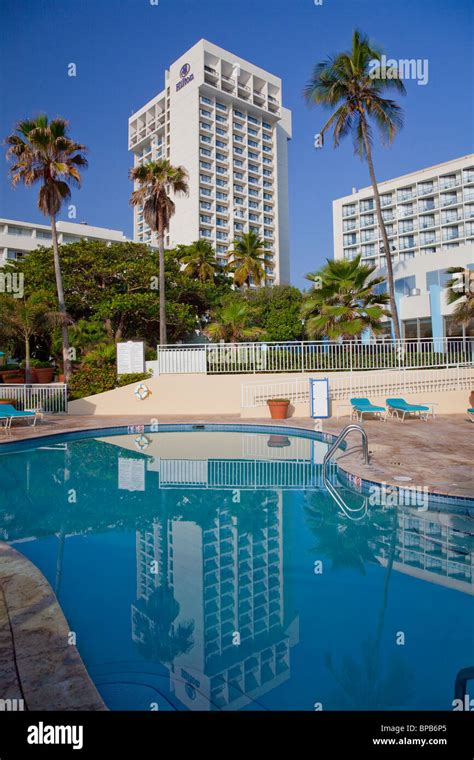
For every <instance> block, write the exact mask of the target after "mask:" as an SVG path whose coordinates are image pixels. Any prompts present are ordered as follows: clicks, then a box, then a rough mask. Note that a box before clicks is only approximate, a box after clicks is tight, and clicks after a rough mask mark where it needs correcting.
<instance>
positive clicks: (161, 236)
mask: <svg viewBox="0 0 474 760" xmlns="http://www.w3.org/2000/svg"><path fill="white" fill-rule="evenodd" d="M158 262H159V267H160V276H159V287H160V345H161V346H166V292H165V288H166V278H165V230H164V224H163V215H162V214H161V213H159V215H158Z"/></svg>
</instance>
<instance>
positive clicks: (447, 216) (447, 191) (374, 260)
mask: <svg viewBox="0 0 474 760" xmlns="http://www.w3.org/2000/svg"><path fill="white" fill-rule="evenodd" d="M378 187H379V192H380V198H381V203H382V214H383V217H384V221H385V224H386V228H387V235H388V239H389V243H390V248H391V255H392V262H393V269H394V280H395V295H396V301H397V305H398V311H399V319H400V323H401V328H402V337H405V338H413V339H415V338H418V339H421V338H440V337H459V336H462V335H474V325H470V326H469V325H468V326H464V327H463V326H461V325H459V324H456V323H454V322H453V320H452V319H451V313H452V311H453V308H454V307H453V306H452V305H449V304H448V303H447V301H446V293H445V285H446V282H447V280H448V279H449V275H447V273H446V270H447V269H448V268H450V267H455V266H460V267H464V268H465V269H472V268H473V267H474V154H470V155H467V156H463V157H461V158H456V159H453V160H451V161H446V162H445V163H442V164H437V165H436V166H431V167H429V168H427V169H421V170H420V171H415V172H411V173H410V174H405V175H403V176H400V177H397V178H395V179H392V180H387V181H386V182H379V184H378ZM333 231H334V257H335V258H336V259H342V258H345V259H349V260H351V259H353V258H354V257H355V256H356V255H358V254H360V255H361V256H362V261H363V262H365V263H367V264H372V265H373V266H375V267H377V270H378V271H377V272H376V274H385V272H386V252H385V250H384V247H383V241H382V239H381V236H380V231H379V228H378V224H377V217H376V213H375V203H374V195H373V191H372V187H365V188H363V189H362V190H355V189H354V190H353V192H352V194H351V195H347V196H345V197H343V198H338V199H337V200H335V201H333Z"/></svg>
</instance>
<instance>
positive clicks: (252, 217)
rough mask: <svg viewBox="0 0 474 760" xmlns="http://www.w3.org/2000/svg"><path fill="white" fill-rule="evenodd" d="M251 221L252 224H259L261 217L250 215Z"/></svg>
mask: <svg viewBox="0 0 474 760" xmlns="http://www.w3.org/2000/svg"><path fill="white" fill-rule="evenodd" d="M249 219H250V221H251V222H258V220H259V215H258V214H249Z"/></svg>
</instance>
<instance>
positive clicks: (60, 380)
mask: <svg viewBox="0 0 474 760" xmlns="http://www.w3.org/2000/svg"><path fill="white" fill-rule="evenodd" d="M58 382H60V383H64V372H61V374H60V375H58Z"/></svg>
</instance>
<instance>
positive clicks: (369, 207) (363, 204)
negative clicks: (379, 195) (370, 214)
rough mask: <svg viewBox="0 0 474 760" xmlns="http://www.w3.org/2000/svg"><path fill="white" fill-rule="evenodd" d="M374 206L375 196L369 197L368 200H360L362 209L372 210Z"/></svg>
mask: <svg viewBox="0 0 474 760" xmlns="http://www.w3.org/2000/svg"><path fill="white" fill-rule="evenodd" d="M373 207H374V200H373V198H367V199H366V200H363V201H361V202H360V210H361V212H362V211H372V209H373Z"/></svg>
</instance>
